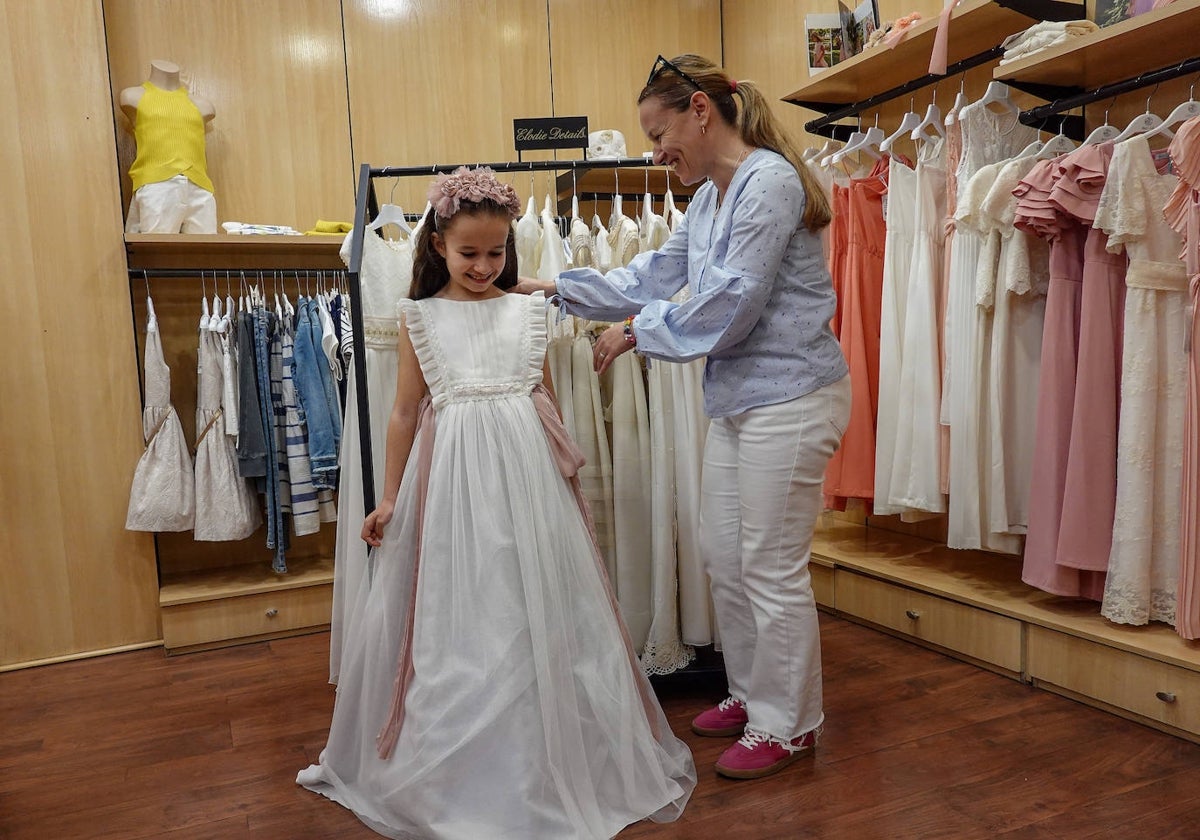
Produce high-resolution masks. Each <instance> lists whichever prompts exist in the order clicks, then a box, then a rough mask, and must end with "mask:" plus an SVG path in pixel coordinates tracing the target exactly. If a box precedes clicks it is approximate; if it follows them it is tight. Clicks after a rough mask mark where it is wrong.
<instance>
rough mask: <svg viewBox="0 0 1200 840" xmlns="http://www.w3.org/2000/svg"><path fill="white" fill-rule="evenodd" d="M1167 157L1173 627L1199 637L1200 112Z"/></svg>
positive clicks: (1181, 129) (1182, 129)
mask: <svg viewBox="0 0 1200 840" xmlns="http://www.w3.org/2000/svg"><path fill="white" fill-rule="evenodd" d="M1171 160H1172V162H1173V163H1174V164H1175V171H1176V173H1177V174H1178V175H1179V184H1178V186H1177V187H1176V188H1175V192H1174V193H1173V194H1172V195H1171V198H1170V200H1169V201H1168V202H1167V207H1166V209H1165V210H1164V211H1163V215H1164V216H1165V217H1166V219H1167V221H1168V222H1169V223H1170V225H1171V227H1173V228H1174V229H1175V230H1176V231H1177V232H1178V233H1179V234H1180V235H1181V236H1183V242H1184V247H1183V260H1184V265H1185V267H1186V270H1187V276H1188V312H1187V315H1188V322H1187V325H1186V348H1185V349H1186V350H1187V353H1188V358H1187V386H1186V393H1187V410H1186V413H1185V414H1184V420H1183V423H1184V425H1183V486H1182V490H1181V492H1182V496H1181V499H1180V505H1181V511H1182V514H1181V516H1180V523H1179V527H1180V535H1179V542H1180V548H1179V557H1180V563H1179V581H1178V584H1177V588H1176V608H1175V629H1176V631H1177V632H1178V633H1179V635H1180V636H1183V638H1185V639H1200V117H1198V118H1196V119H1191V120H1188V121H1187V122H1185V123H1184V124H1183V125H1182V126H1180V127H1179V129H1178V130H1177V131H1176V132H1175V137H1174V139H1173V140H1171Z"/></svg>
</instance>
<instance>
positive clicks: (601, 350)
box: [592, 324, 633, 374]
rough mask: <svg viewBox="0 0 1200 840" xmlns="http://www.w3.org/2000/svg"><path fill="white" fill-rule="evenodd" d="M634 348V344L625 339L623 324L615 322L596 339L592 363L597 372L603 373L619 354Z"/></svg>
mask: <svg viewBox="0 0 1200 840" xmlns="http://www.w3.org/2000/svg"><path fill="white" fill-rule="evenodd" d="M632 349H633V345H632V344H630V343H629V342H628V341H626V340H625V327H624V325H623V324H614V325H613V326H611V327H609V328H608V329H606V330H605V331H604V332H602V333H600V337H599V338H597V339H596V346H595V347H593V348H592V364H593V366H594V367H595V368H596V373H598V374H603V373H604V371H606V370H608V368H609V365H611V364H612V363H613V362H614V361H616V358H617V356H620V355H621V354H622V353H624V352H625V351H626V350H632Z"/></svg>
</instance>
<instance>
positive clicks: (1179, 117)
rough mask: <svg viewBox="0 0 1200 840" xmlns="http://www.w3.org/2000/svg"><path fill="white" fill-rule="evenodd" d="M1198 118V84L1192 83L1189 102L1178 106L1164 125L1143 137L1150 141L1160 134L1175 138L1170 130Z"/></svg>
mask: <svg viewBox="0 0 1200 840" xmlns="http://www.w3.org/2000/svg"><path fill="white" fill-rule="evenodd" d="M1196 117H1200V102H1197V101H1196V83H1195V82H1192V85H1191V87H1189V88H1188V101H1187V102H1184V103H1182V104H1180V105H1178V106H1176V108H1175V110H1174V111H1172V112H1171V113H1170V115H1168V117H1167V118H1166V119H1165V120H1163V121H1162V125H1160V126H1159V127H1158V128H1154V129H1151V130H1150V131H1147V132H1146V133H1145V135H1143V136H1144V137H1145V138H1146V139H1147V140H1149V139H1150V138H1151V137H1156V136H1158V135H1159V134H1167V135H1170V136H1172V137H1173V136H1174V132H1171V131H1168V129H1171V128H1174V127H1175V126H1177V125H1179V124H1180V123H1181V122H1185V121H1187V120H1191V119H1195V118H1196Z"/></svg>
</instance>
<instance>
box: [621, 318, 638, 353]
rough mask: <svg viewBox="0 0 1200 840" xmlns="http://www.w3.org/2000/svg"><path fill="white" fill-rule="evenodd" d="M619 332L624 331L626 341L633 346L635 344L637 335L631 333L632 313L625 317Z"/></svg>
mask: <svg viewBox="0 0 1200 840" xmlns="http://www.w3.org/2000/svg"><path fill="white" fill-rule="evenodd" d="M621 332H622V333H624V335H625V341H626V342H628V343H629V344H632V345H633V346H634V347H636V346H637V336H635V335H634V334H633V316H632V315H631V316H629V317H628V318H626V319H625V326H624V327H623V328H622V330H621Z"/></svg>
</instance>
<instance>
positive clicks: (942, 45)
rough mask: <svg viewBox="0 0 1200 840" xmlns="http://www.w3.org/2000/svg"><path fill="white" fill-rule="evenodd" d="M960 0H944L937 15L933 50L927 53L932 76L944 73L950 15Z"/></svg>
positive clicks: (943, 74) (948, 40)
mask: <svg viewBox="0 0 1200 840" xmlns="http://www.w3.org/2000/svg"><path fill="white" fill-rule="evenodd" d="M961 2H962V0H946V5H945V6H943V7H942V13H941V15H940V16H939V17H938V28H937V34H935V35H934V36H933V52H932V53H930V55H929V72H930V74H931V75H934V76H945V75H946V51H947V49H948V48H949V42H950V16H951V15H952V14H953V13H954V7H955V6H957V5H958V4H959V3H961Z"/></svg>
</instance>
